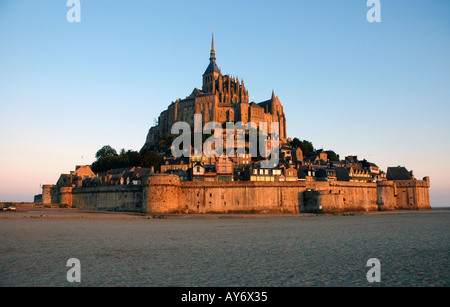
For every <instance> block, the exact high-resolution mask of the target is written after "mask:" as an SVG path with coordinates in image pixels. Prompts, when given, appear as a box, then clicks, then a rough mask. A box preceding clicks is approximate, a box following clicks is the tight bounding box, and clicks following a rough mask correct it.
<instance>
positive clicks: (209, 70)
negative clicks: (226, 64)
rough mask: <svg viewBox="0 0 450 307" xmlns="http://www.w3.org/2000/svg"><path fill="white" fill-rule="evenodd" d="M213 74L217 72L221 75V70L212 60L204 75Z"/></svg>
mask: <svg viewBox="0 0 450 307" xmlns="http://www.w3.org/2000/svg"><path fill="white" fill-rule="evenodd" d="M212 72H217V73H219V74H220V69H219V67H218V66H217V64H216V61H212V60H211V61H210V62H209V65H208V67H207V68H206V70H205V73H204V74H203V75H206V74H210V73H212Z"/></svg>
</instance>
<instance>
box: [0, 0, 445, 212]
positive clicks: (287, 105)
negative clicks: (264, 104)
mask: <svg viewBox="0 0 450 307" xmlns="http://www.w3.org/2000/svg"><path fill="white" fill-rule="evenodd" d="M366 2H367V1H366V0H340V1H336V0H308V1H299V0H295V1H294V0H293V1H273V0H271V1H267V0H262V1H261V0H259V1H249V0H245V1H235V0H230V1H211V0H210V1H203V0H192V1H188V0H183V1H181V0H179V1H178V0H174V1H143V0H142V1H141V0H127V1H125V0H80V3H81V22H79V23H76V22H74V23H70V22H68V21H67V19H66V13H67V11H68V10H69V9H70V8H69V7H67V6H66V3H67V1H66V0H43V1H33V0H28V1H25V0H0V144H1V150H0V200H1V201H5V200H10V201H32V200H33V195H34V194H39V193H40V192H41V189H40V185H41V184H54V183H56V181H57V180H58V178H59V175H60V174H61V173H68V172H70V171H71V170H74V168H75V165H78V164H90V163H92V162H93V161H94V160H95V153H96V151H97V150H98V149H100V148H101V147H102V146H103V145H106V144H109V145H111V146H112V147H113V148H115V149H116V150H117V151H119V150H120V149H121V148H125V149H127V150H128V149H132V150H140V149H141V147H142V146H143V145H144V142H145V138H146V135H147V133H148V129H149V128H150V127H151V126H152V125H153V122H154V119H155V118H157V117H158V116H159V114H160V113H161V112H162V111H163V110H165V109H166V108H167V106H168V105H169V104H170V103H171V102H172V101H175V100H176V99H178V98H185V97H186V96H188V95H189V94H190V93H191V92H192V90H193V89H194V88H195V87H197V88H201V85H202V74H203V72H204V71H205V69H206V67H207V65H208V63H209V51H210V45H211V30H212V28H213V27H214V28H215V31H214V33H215V48H216V57H217V64H218V66H219V67H220V69H221V71H222V73H224V74H232V75H233V76H237V77H239V80H241V79H242V78H243V79H244V82H245V86H246V88H247V89H248V91H249V96H250V99H251V100H252V98H254V100H255V101H256V102H260V101H263V100H267V99H269V98H270V95H271V92H272V89H273V90H274V91H275V94H276V95H277V96H278V97H279V98H280V101H281V103H282V104H283V106H284V111H285V114H286V119H287V132H288V136H289V137H291V138H294V137H298V138H299V139H301V140H305V139H306V140H309V141H311V142H312V143H313V144H314V146H315V147H316V148H324V149H326V150H327V149H332V150H334V151H335V152H336V153H338V154H339V155H340V156H341V158H343V157H345V156H347V155H357V156H358V158H360V159H364V158H365V159H367V160H369V161H371V162H374V163H376V164H377V165H378V166H380V167H381V168H382V169H383V170H384V171H386V169H387V167H388V166H397V165H401V166H405V167H406V168H407V169H409V170H413V171H414V174H415V175H416V177H417V178H419V179H422V177H424V176H430V178H431V203H432V206H444V205H450V203H449V198H450V179H449V174H450V164H449V162H448V156H449V154H450V137H449V132H450V120H449V114H450V56H449V55H450V1H448V0H427V1H422V0H409V1H407V0H381V1H380V2H381V22H379V23H369V22H368V21H367V19H366V14H367V11H368V10H369V9H370V8H369V7H367V6H366Z"/></svg>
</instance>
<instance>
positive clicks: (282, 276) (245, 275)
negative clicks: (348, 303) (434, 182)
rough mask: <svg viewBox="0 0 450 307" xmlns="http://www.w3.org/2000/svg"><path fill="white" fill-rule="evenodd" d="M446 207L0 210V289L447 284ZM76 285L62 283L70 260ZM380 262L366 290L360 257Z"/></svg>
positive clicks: (363, 260) (364, 268)
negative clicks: (165, 212) (282, 211)
mask: <svg viewBox="0 0 450 307" xmlns="http://www.w3.org/2000/svg"><path fill="white" fill-rule="evenodd" d="M449 226H450V210H444V209H442V210H440V209H434V210H431V211H416V212H411V211H402V212H386V213H384V212H383V213H380V212H373V213H355V214H353V213H349V214H341V215H313V214H294V215H203V216H200V215H199V216H192V215H178V216H152V215H143V214H128V213H115V212H89V211H80V210H67V209H26V208H19V209H18V211H17V212H1V213H0V236H1V242H2V244H1V248H0V257H1V259H2V266H0V286H57V287H71V286H149V287H155V286H163V287H165V286H175V287H179V286H186V287H191V286H200V287H202V286H211V287H216V286H238V287H250V286H252V287H253V286H254V287H260V286H269V287H299V286H362V287H365V286H425V287H428V286H448V285H449V283H450V274H449V269H448V268H449V254H450V253H449V251H450V244H449V234H448V229H450V228H449ZM70 258H77V259H79V261H80V263H81V282H80V283H69V282H68V281H67V279H66V274H67V271H68V270H69V269H70V268H69V267H67V266H66V263H67V260H68V259H70ZM370 258H377V259H379V260H380V263H381V282H380V283H369V282H368V281H367V278H366V274H367V272H368V270H369V269H370V268H369V267H367V266H366V263H367V260H368V259H370Z"/></svg>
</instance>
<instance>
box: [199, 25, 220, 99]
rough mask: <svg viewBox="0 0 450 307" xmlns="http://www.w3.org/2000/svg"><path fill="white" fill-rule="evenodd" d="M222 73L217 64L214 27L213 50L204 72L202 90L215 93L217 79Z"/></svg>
mask: <svg viewBox="0 0 450 307" xmlns="http://www.w3.org/2000/svg"><path fill="white" fill-rule="evenodd" d="M220 74H221V72H220V69H219V67H218V66H217V64H216V49H215V48H214V28H213V33H212V43H211V52H210V56H209V65H208V67H207V68H206V71H205V73H204V74H203V87H202V91H203V92H205V93H215V91H216V86H215V85H216V80H217V79H218V78H219V75H220Z"/></svg>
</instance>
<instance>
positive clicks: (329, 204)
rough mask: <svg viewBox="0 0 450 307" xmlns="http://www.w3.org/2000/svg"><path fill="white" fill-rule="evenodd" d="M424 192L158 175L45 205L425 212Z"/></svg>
mask: <svg viewBox="0 0 450 307" xmlns="http://www.w3.org/2000/svg"><path fill="white" fill-rule="evenodd" d="M429 187H430V181H429V178H428V177H426V178H424V180H404V181H403V180H400V181H381V182H377V183H356V182H341V181H334V182H319V181H296V182H250V181H239V182H191V181H184V182H182V181H180V179H179V177H178V176H177V175H167V174H158V175H152V176H150V177H148V178H147V179H146V181H145V184H144V185H118V186H103V187H92V188H83V187H62V188H60V190H59V193H58V196H55V195H53V196H51V197H52V200H51V202H52V203H56V202H57V201H59V202H60V203H62V204H67V205H69V206H71V207H75V208H80V209H85V210H104V211H128V212H143V213H156V214H177V213H181V214H187V213H196V214H208V213H302V212H325V213H326V212H356V211H388V210H424V209H431V206H430V197H429ZM45 188H46V189H49V188H48V187H45ZM51 190H52V191H53V192H52V193H49V192H47V193H45V191H43V195H47V194H55V188H54V187H52V189H51ZM53 198H54V199H53ZM43 199H47V201H48V197H43Z"/></svg>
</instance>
